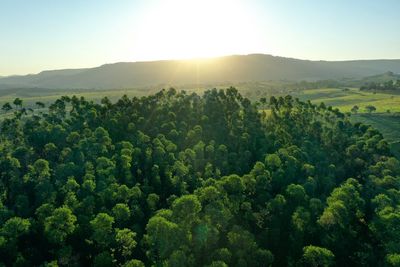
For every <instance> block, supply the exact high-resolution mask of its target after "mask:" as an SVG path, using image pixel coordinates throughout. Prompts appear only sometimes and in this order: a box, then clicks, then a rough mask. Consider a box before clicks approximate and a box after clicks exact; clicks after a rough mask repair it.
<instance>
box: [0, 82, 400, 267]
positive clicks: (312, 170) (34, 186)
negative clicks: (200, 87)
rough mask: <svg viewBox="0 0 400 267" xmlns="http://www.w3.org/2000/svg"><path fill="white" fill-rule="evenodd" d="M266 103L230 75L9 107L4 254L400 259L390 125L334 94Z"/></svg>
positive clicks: (84, 260) (48, 259)
mask: <svg viewBox="0 0 400 267" xmlns="http://www.w3.org/2000/svg"><path fill="white" fill-rule="evenodd" d="M267 102H268V101H267V100H266V99H265V98H264V99H262V100H261V101H259V102H253V103H252V102H251V101H250V100H248V99H247V98H245V97H243V96H241V95H240V94H239V93H238V91H237V90H236V89H235V88H229V89H226V90H216V89H214V90H209V91H206V92H205V93H204V94H203V95H201V96H199V95H197V94H195V93H191V94H189V93H186V92H185V91H180V92H177V91H176V90H174V89H169V90H162V91H160V92H158V93H156V94H154V95H150V96H144V97H140V98H138V97H133V98H128V97H126V96H124V97H122V98H121V99H119V100H118V101H117V102H115V103H112V102H111V101H110V100H109V99H107V98H104V99H103V100H102V101H101V103H95V102H93V101H88V100H85V99H84V98H83V97H81V98H78V97H61V98H60V99H58V100H57V101H55V102H54V103H53V104H51V105H50V106H48V108H47V111H44V108H43V104H42V103H38V106H39V107H40V109H38V110H29V109H26V108H24V107H23V101H21V100H20V99H17V101H14V103H13V104H9V105H6V108H4V109H3V110H4V112H7V113H9V114H12V115H9V116H6V117H5V118H4V119H3V120H2V121H1V125H0V130H1V132H0V138H1V143H0V171H1V174H0V175H1V180H0V192H1V195H0V225H1V229H0V262H1V264H2V265H4V266H91V265H94V266H124V267H128V266H129V267H139V266H213V267H223V266H249V267H250V266H400V208H399V207H400V206H399V203H400V191H399V190H400V163H399V161H398V159H396V158H394V157H393V156H392V154H391V152H390V150H389V148H388V144H387V142H386V141H385V140H384V139H383V137H382V135H381V134H380V133H379V132H378V131H376V130H375V129H373V128H371V127H368V126H366V125H363V124H361V123H356V124H353V123H351V122H350V119H349V115H348V114H343V113H340V112H339V111H338V110H337V109H333V108H331V107H327V106H325V105H324V104H323V103H321V104H319V105H315V104H312V103H311V102H309V101H308V102H301V101H299V100H297V99H294V98H292V97H291V96H286V97H279V98H275V97H271V99H270V100H269V103H267ZM266 105H269V106H270V107H271V112H270V114H266V113H265V112H260V110H262V109H263V108H264V106H266ZM1 264H0V265H1Z"/></svg>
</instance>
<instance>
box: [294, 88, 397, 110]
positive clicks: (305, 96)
mask: <svg viewBox="0 0 400 267" xmlns="http://www.w3.org/2000/svg"><path fill="white" fill-rule="evenodd" d="M293 95H294V96H295V97H298V98H299V99H300V100H303V101H305V100H311V101H312V102H314V103H320V102H324V103H325V104H326V105H328V106H333V107H337V108H339V109H340V110H341V111H343V112H347V111H350V110H351V108H352V107H353V106H354V105H357V106H358V107H359V108H360V110H359V113H365V112H366V110H365V106H367V105H372V106H375V107H376V112H377V113H383V112H387V111H388V110H389V111H390V112H400V94H399V95H396V94H384V93H376V94H374V93H371V92H364V91H360V90H358V89H355V88H351V89H348V90H343V89H339V88H327V89H313V90H304V91H299V92H295V93H294V94H293Z"/></svg>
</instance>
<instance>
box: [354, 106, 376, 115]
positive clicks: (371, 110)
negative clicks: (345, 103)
mask: <svg viewBox="0 0 400 267" xmlns="http://www.w3.org/2000/svg"><path fill="white" fill-rule="evenodd" d="M359 110H360V107H359V106H357V105H355V106H353V107H352V108H351V112H352V113H354V114H357V113H358V111H359ZM365 111H367V112H368V113H372V112H375V111H376V107H375V106H372V105H368V106H365Z"/></svg>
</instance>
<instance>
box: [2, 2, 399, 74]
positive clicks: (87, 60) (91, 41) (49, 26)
mask: <svg viewBox="0 0 400 267" xmlns="http://www.w3.org/2000/svg"><path fill="white" fill-rule="evenodd" d="M183 1H184V2H183ZM399 32H400V1H399V0H375V1H372V0H371V1H369V0H368V1H367V0H335V1H333V0H332V1H323V0H308V1H307V0H279V1H273V0H243V1H239V0H231V1H228V0H212V1H211V0H210V1H207V0H200V1H195V0H142V1H133V0H131V1H128V0H113V1H110V0H68V1H67V0H65V1H56V0H35V1H28V0H24V1H22V0H0V75H11V74H26V73H36V72H40V71H42V70H46V69H60V68H79V67H93V66H98V65H101V64H104V63H112V62H119V61H137V60H154V59H169V58H180V57H183V58H187V57H191V56H193V57H197V56H214V55H219V54H247V53H267V54H273V55H278V56H285V57H295V58H302V59H313V60H320V59H321V60H344V59H377V58H400V34H399Z"/></svg>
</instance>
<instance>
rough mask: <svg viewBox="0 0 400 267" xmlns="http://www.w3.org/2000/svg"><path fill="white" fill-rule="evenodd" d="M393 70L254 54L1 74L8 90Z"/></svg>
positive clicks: (368, 63) (385, 63)
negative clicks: (15, 74)
mask: <svg viewBox="0 0 400 267" xmlns="http://www.w3.org/2000/svg"><path fill="white" fill-rule="evenodd" d="M387 71H392V72H395V73H399V72H400V60H355V61H309V60H299V59H292V58H283V57H274V56H271V55H263V54H252V55H246V56H227V57H219V58H213V59H204V60H166V61H151V62H131V63H115V64H106V65H102V66H100V67H96V68H88V69H75V70H55V71H44V72H41V73H39V74H36V75H26V76H11V77H5V78H0V89H4V88H26V87H27V88H37V87H39V88H60V89H68V88H74V89H78V88H79V89H94V88H96V89H102V88H126V87H140V86H150V85H160V84H169V85H178V84H208V83H212V84H215V83H219V82H227V81H229V82H243V81H266V80H293V81H299V80H310V81H313V80H323V79H342V78H352V79H359V78H362V77H365V76H370V75H375V74H377V73H383V72H387Z"/></svg>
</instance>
